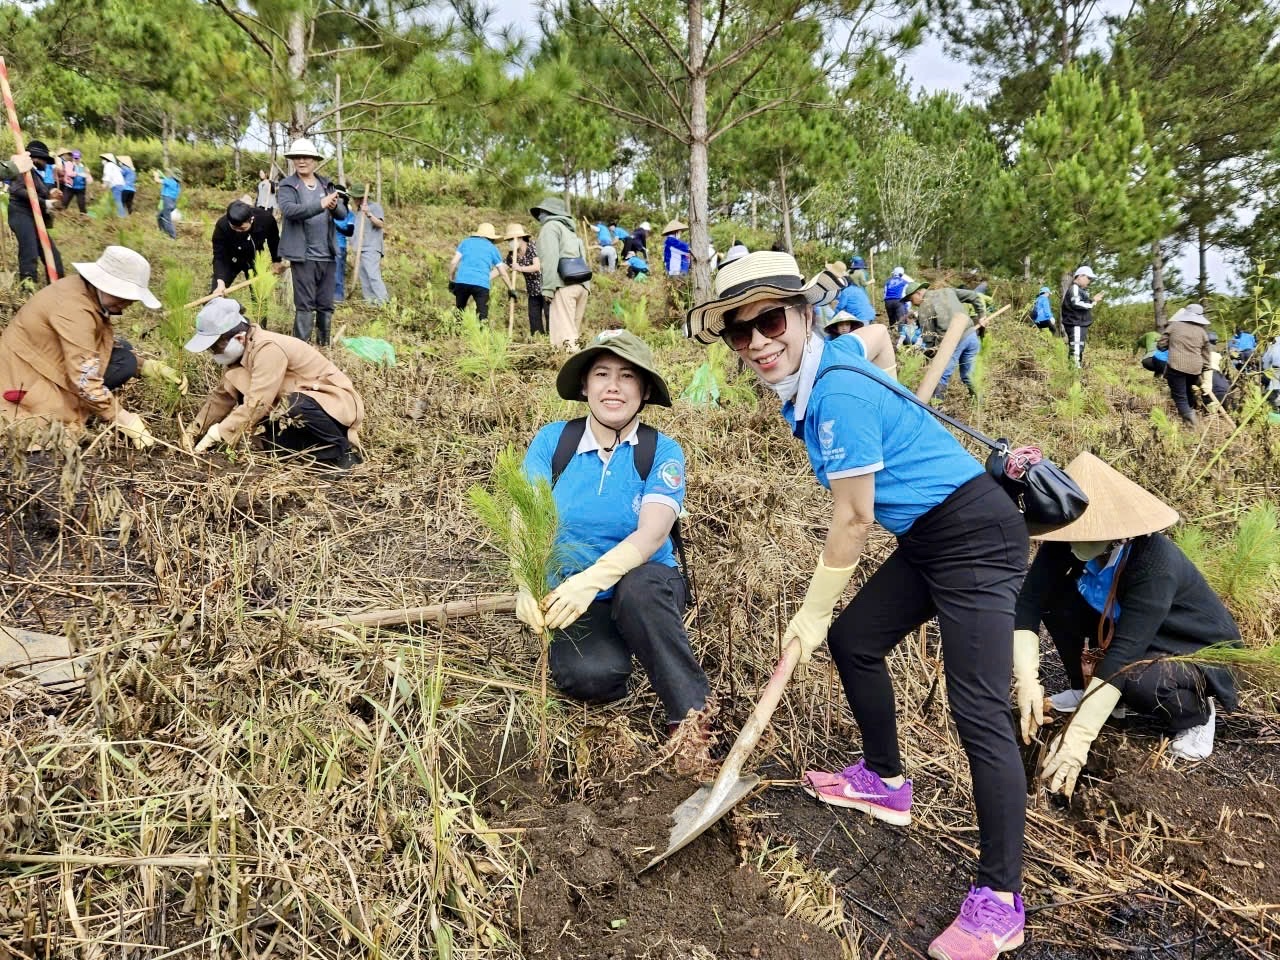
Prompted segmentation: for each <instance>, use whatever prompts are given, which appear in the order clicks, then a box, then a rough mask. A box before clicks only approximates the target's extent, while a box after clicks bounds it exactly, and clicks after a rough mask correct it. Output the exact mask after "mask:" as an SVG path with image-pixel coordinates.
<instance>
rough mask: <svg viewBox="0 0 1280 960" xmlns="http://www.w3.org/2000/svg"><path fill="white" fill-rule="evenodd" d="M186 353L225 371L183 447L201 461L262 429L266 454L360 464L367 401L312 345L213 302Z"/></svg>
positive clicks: (224, 302)
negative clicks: (217, 447)
mask: <svg viewBox="0 0 1280 960" xmlns="http://www.w3.org/2000/svg"><path fill="white" fill-rule="evenodd" d="M186 349H187V350H188V351H190V352H191V353H204V352H206V351H207V352H208V353H209V354H210V356H212V357H213V360H214V362H216V363H217V364H218V365H219V366H221V367H222V368H223V374H222V380H221V382H220V383H219V384H218V386H216V387H215V388H214V389H213V391H212V392H211V393H210V394H209V397H208V399H206V400H205V402H204V405H203V406H202V407H201V408H200V412H199V413H197V414H196V417H195V420H194V421H192V423H191V426H190V427H188V428H187V431H186V433H185V434H184V435H183V443H184V445H185V446H186V447H187V448H188V449H194V451H195V452H196V453H204V452H205V451H206V450H208V449H210V448H211V447H212V446H213V445H214V444H216V443H224V444H227V445H228V446H231V445H234V444H235V443H237V442H238V441H239V440H240V439H241V438H242V437H245V436H250V435H252V434H253V431H254V428H255V427H257V426H258V424H260V423H261V424H262V425H263V428H264V434H263V438H264V440H265V442H266V446H267V447H269V448H272V449H274V450H276V451H278V452H282V453H300V454H305V455H306V456H308V457H311V458H312V459H314V460H316V461H318V462H319V463H322V464H325V465H327V466H333V467H339V468H347V467H350V466H352V465H354V464H356V463H359V462H360V455H359V452H358V446H359V443H360V424H361V423H362V422H363V421H364V401H363V400H362V399H361V398H360V394H358V393H357V392H356V388H355V386H354V385H352V383H351V380H350V379H349V378H348V377H347V375H346V374H345V373H343V372H342V371H341V370H339V369H338V368H337V367H336V366H335V365H334V364H333V362H332V361H331V360H329V358H328V357H326V356H325V355H324V354H322V353H321V352H320V351H319V350H317V349H316V348H315V347H313V346H311V345H310V344H309V343H303V342H302V341H301V340H300V339H298V338H297V337H292V336H289V335H288V334H283V333H272V332H271V331H270V330H263V329H262V328H260V327H257V326H255V325H253V324H251V323H249V321H248V320H247V319H245V317H244V315H243V313H242V309H241V306H240V304H239V303H237V302H236V301H235V300H229V299H227V298H226V297H218V298H217V299H215V300H210V301H209V302H208V303H207V304H205V305H204V307H203V308H201V310H200V313H199V314H198V315H197V316H196V333H195V336H193V337H192V338H191V339H190V340H189V341H188V342H187V345H186Z"/></svg>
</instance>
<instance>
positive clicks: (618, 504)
mask: <svg viewBox="0 0 1280 960" xmlns="http://www.w3.org/2000/svg"><path fill="white" fill-rule="evenodd" d="M564 427H565V422H564V421H563V420H561V421H557V422H556V423H549V424H547V425H546V426H545V427H543V428H542V429H541V430H539V431H538V435H537V436H536V437H534V438H533V443H531V444H529V451H528V453H526V454H525V457H524V472H525V475H526V476H528V477H529V479H531V480H535V479H537V478H538V477H545V478H546V479H547V481H548V482H550V480H551V459H552V457H553V456H555V452H556V444H557V442H558V441H559V440H560V434H561V432H562V431H563V430H564ZM635 444H636V428H635V427H633V428H632V430H631V433H630V435H629V436H627V437H625V438H624V439H623V440H622V442H621V443H619V444H618V448H617V449H616V450H614V451H613V456H612V457H610V458H609V462H608V464H606V463H605V462H604V461H603V460H602V459H601V458H600V447H599V444H597V443H596V440H595V437H594V436H593V435H592V433H591V429H590V427H588V428H587V429H586V430H585V431H583V434H582V441H581V442H580V443H579V444H578V452H577V453H576V454H574V456H573V458H572V459H571V460H570V461H569V463H568V465H567V466H565V468H564V472H563V473H561V474H560V480H559V482H558V483H556V486H555V490H554V491H553V493H554V495H555V501H556V511H557V513H558V514H559V521H560V525H559V530H558V531H557V532H556V544H557V546H559V547H560V548H561V549H562V550H563V551H564V553H565V555H566V561H565V565H564V569H563V571H562V574H563V576H562V577H561V578H560V579H564V578H566V577H570V576H572V575H573V574H575V573H580V572H581V571H583V570H585V569H586V568H587V567H589V566H591V565H592V564H593V563H595V562H596V561H597V560H599V559H600V557H601V556H603V555H604V554H605V553H607V552H609V551H610V550H612V549H613V548H614V547H616V546H617V545H618V544H620V543H621V542H622V541H623V540H625V539H626V538H627V537H629V536H631V534H633V533H635V532H636V529H637V527H639V525H640V508H641V507H642V506H643V505H644V504H646V503H661V504H665V505H666V506H668V507H670V508H671V509H672V510H673V511H674V512H675V514H676V516H679V515H680V511H681V509H682V508H683V507H684V492H685V483H684V452H683V451H682V450H681V449H680V444H678V443H676V442H675V441H674V440H672V439H671V438H670V437H668V436H667V435H666V434H664V433H659V434H658V446H657V450H656V452H655V453H654V457H653V468H652V469H651V470H650V471H649V479H648V480H647V481H643V480H641V479H640V474H639V473H637V472H636V466H635V449H636V448H635ZM649 560H650V562H652V563H661V564H665V565H666V566H668V567H674V566H675V565H676V556H675V550H674V548H673V547H672V545H671V540H670V539H668V540H667V542H666V543H664V544H663V545H662V546H661V547H659V548H658V552H657V553H655V554H654V555H653V556H652V557H650V558H649ZM559 582H560V580H557V581H556V583H559ZM555 585H556V584H555V583H553V584H552V586H555ZM612 594H613V590H612V589H609V590H605V591H603V592H602V593H601V594H600V599H602V600H603V599H607V598H608V597H610V596H612Z"/></svg>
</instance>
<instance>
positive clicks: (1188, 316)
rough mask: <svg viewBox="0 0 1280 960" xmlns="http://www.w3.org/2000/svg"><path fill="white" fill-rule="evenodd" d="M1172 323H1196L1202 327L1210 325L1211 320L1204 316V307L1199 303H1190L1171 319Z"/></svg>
mask: <svg viewBox="0 0 1280 960" xmlns="http://www.w3.org/2000/svg"><path fill="white" fill-rule="evenodd" d="M1169 322H1170V323H1196V324H1199V325H1200V326H1202V327H1207V326H1208V325H1209V318H1208V317H1206V316H1205V315H1204V307H1202V306H1200V304H1198V303H1188V304H1187V305H1186V306H1185V307H1183V308H1182V309H1181V310H1179V311H1178V312H1177V313H1175V314H1174V315H1173V316H1172V317H1170V318H1169Z"/></svg>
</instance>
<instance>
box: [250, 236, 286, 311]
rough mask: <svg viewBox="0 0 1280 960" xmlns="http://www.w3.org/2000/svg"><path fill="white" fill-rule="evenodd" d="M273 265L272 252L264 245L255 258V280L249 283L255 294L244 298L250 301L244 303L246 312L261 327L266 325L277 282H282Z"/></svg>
mask: <svg viewBox="0 0 1280 960" xmlns="http://www.w3.org/2000/svg"><path fill="white" fill-rule="evenodd" d="M271 266H272V264H271V252H270V251H269V250H267V249H266V248H265V247H264V248H263V249H261V250H259V251H258V255H257V256H256V257H254V258H253V282H252V283H250V284H249V290H250V291H252V293H253V296H250V297H245V298H244V299H245V300H246V301H248V302H247V303H245V304H244V305H245V312H246V313H247V314H248V315H249V318H250V319H251V320H252V321H253V322H254V323H256V324H257V325H258V326H260V327H261V326H265V325H266V319H267V310H268V305H269V304H270V303H271V295H272V293H274V292H275V289H276V284H277V283H279V282H280V278H279V277H277V276H276V273H275V271H274V270H272V269H271ZM242 302H243V301H242Z"/></svg>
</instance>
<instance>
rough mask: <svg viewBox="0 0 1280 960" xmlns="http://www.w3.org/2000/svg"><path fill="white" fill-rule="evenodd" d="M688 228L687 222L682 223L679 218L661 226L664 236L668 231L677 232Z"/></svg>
mask: <svg viewBox="0 0 1280 960" xmlns="http://www.w3.org/2000/svg"><path fill="white" fill-rule="evenodd" d="M688 229H689V225H688V224H687V223H682V222H680V221H679V220H672V221H670V222H669V223H668V224H667V225H666V226H665V227H663V228H662V235H663V236H664V237H665V236H666V235H667V234H669V233H679V232H680V231H681V230H688Z"/></svg>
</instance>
